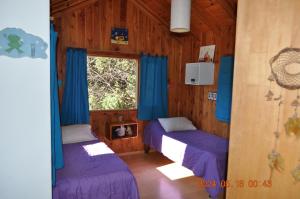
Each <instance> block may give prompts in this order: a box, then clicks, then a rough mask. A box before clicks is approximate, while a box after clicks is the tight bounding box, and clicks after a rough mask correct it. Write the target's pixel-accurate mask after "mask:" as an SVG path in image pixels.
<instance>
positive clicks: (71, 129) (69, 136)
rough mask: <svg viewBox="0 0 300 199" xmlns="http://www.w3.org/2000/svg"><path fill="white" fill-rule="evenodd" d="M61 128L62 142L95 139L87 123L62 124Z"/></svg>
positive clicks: (69, 142)
mask: <svg viewBox="0 0 300 199" xmlns="http://www.w3.org/2000/svg"><path fill="white" fill-rule="evenodd" d="M61 129H62V141H63V144H71V143H77V142H85V141H92V140H97V138H96V137H95V136H94V135H93V133H92V132H91V126H90V125H89V124H78V125H69V126H63V127H62V128H61Z"/></svg>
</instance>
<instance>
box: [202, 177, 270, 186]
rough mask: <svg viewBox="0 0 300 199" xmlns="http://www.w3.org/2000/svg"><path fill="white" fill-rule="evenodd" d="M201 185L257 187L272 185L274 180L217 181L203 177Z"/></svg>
mask: <svg viewBox="0 0 300 199" xmlns="http://www.w3.org/2000/svg"><path fill="white" fill-rule="evenodd" d="M200 186H201V187H203V188H214V187H216V186H218V187H222V188H246V187H247V188H257V187H265V188H271V187H272V180H257V179H249V180H235V181H231V180H221V181H220V182H217V181H215V180H204V179H201V181H200Z"/></svg>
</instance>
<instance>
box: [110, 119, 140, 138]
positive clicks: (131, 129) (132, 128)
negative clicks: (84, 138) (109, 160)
mask: <svg viewBox="0 0 300 199" xmlns="http://www.w3.org/2000/svg"><path fill="white" fill-rule="evenodd" d="M122 126H123V128H125V129H124V130H125V134H124V132H123V133H121V134H124V135H120V132H119V131H120V129H121V127H122ZM137 135H138V123H137V122H134V121H123V122H108V123H107V130H106V138H107V139H109V140H117V139H126V138H133V137H136V136H137Z"/></svg>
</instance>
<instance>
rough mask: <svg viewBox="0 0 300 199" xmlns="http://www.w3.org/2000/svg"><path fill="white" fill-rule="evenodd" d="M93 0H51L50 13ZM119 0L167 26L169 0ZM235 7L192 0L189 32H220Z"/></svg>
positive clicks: (229, 0) (223, 0)
mask: <svg viewBox="0 0 300 199" xmlns="http://www.w3.org/2000/svg"><path fill="white" fill-rule="evenodd" d="M95 1H97V0H51V1H50V2H51V15H52V16H55V15H56V14H59V13H61V12H63V11H65V10H68V9H70V8H73V7H77V6H80V5H84V4H89V3H91V2H95ZM98 1H101V0H98ZM112 1H113V0H112ZM121 1H122V2H121V3H127V1H130V2H131V3H134V4H135V5H136V6H137V7H139V8H140V9H141V10H142V11H144V12H146V13H147V14H148V15H150V16H151V17H152V18H153V19H155V20H156V21H158V22H160V23H161V24H163V25H164V26H166V27H167V28H169V25H170V12H171V0H121ZM123 5H124V4H123ZM236 7H237V0H192V11H191V33H192V34H193V35H195V36H197V34H199V33H201V32H206V31H213V32H214V33H216V34H219V33H221V27H224V26H231V25H234V24H235V21H236Z"/></svg>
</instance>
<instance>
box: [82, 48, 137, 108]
mask: <svg viewBox="0 0 300 199" xmlns="http://www.w3.org/2000/svg"><path fill="white" fill-rule="evenodd" d="M87 56H94V57H111V58H125V59H135V60H136V61H137V71H136V72H137V75H136V76H137V85H136V86H137V88H136V107H135V108H132V109H107V110H89V111H90V112H113V111H114V112H116V111H120V112H122V111H137V109H138V108H137V106H138V102H139V97H140V89H139V88H140V56H139V55H138V54H136V53H122V52H117V51H100V50H91V49H88V50H87Z"/></svg>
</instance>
